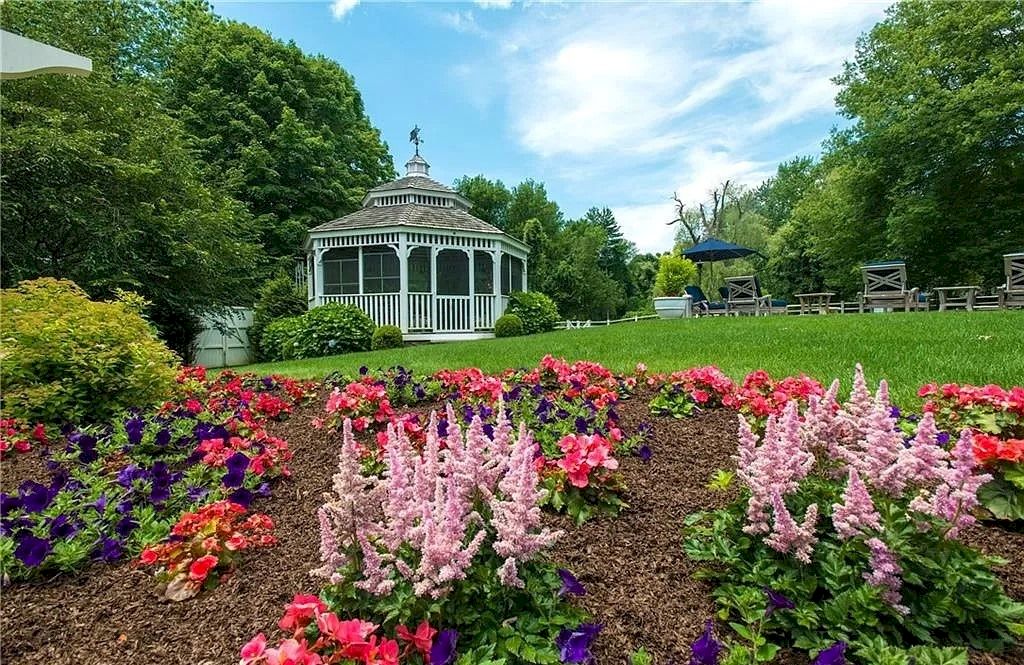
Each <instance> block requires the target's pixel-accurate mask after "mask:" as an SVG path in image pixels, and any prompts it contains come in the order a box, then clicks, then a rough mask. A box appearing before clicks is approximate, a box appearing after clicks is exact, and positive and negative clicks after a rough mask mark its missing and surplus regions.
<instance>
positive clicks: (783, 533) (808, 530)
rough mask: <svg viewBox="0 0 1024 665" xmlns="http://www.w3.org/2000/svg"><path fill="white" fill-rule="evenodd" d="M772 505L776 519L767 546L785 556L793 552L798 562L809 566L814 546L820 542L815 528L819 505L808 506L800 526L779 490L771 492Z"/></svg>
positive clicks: (766, 541) (766, 542)
mask: <svg viewBox="0 0 1024 665" xmlns="http://www.w3.org/2000/svg"><path fill="white" fill-rule="evenodd" d="M771 505H772V512H773V513H774V518H775V519H774V520H773V522H772V530H771V533H770V534H768V537H767V538H765V539H764V542H765V544H766V545H768V546H769V547H771V548H772V549H774V550H776V551H778V552H781V553H783V554H787V553H789V552H792V553H793V556H794V557H796V560H797V561H800V562H801V563H808V564H809V563H810V562H811V554H812V553H813V551H814V544H815V543H816V542H818V538H817V537H816V536H815V535H814V527H815V526H816V525H817V523H818V504H816V503H812V504H811V505H809V506H807V510H806V511H805V512H804V519H803V523H801V524H799V525H798V524H797V523H796V521H795V520H794V519H793V516H792V515H791V514H790V512H789V509H788V508H786V504H785V502H784V501H783V500H782V497H781V496H780V495H779V491H778V490H777V489H773V490H772V492H771Z"/></svg>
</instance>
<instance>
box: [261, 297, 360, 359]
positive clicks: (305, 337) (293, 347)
mask: <svg viewBox="0 0 1024 665" xmlns="http://www.w3.org/2000/svg"><path fill="white" fill-rule="evenodd" d="M374 328H376V326H375V325H374V323H373V321H372V320H371V319H370V317H368V316H367V315H366V314H365V313H364V312H363V310H361V309H359V308H358V307H356V306H355V305H343V304H340V303H332V304H330V305H323V306H321V307H315V308H313V309H311V310H309V311H308V312H306V313H305V314H303V315H302V316H290V317H288V318H284V319H278V320H277V321H274V322H273V323H271V324H270V325H268V326H267V327H266V329H265V330H264V331H263V339H262V341H261V343H262V345H263V349H264V352H265V353H266V357H267V360H301V359H303V358H319V357H320V356H333V355H336V354H341V353H351V352H353V351H369V350H370V340H371V338H372V337H373V330H374Z"/></svg>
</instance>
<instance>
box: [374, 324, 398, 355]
mask: <svg viewBox="0 0 1024 665" xmlns="http://www.w3.org/2000/svg"><path fill="white" fill-rule="evenodd" d="M370 348H371V349H373V350H374V351H379V350H381V349H400V348H402V329H401V328H399V327H398V326H380V327H379V328H377V329H376V330H374V331H373V336H372V337H371V338H370Z"/></svg>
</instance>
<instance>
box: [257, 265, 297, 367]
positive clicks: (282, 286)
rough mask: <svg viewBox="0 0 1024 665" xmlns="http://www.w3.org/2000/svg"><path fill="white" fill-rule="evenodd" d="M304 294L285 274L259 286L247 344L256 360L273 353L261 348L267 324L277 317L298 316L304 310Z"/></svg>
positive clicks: (270, 355)
mask: <svg viewBox="0 0 1024 665" xmlns="http://www.w3.org/2000/svg"><path fill="white" fill-rule="evenodd" d="M306 309H307V307H306V294H305V293H303V292H302V291H300V290H299V289H297V288H296V287H295V282H293V281H292V279H291V278H290V277H288V276H287V275H284V274H282V275H279V276H277V277H275V278H273V279H270V280H267V281H266V282H265V283H264V284H263V286H261V287H260V299H259V300H258V301H256V306H255V307H254V308H253V311H252V327H251V328H249V344H250V346H251V348H252V352H253V355H254V357H255V358H256V360H269V359H271V357H272V355H273V353H268V352H266V351H265V350H264V349H263V343H264V342H263V334H264V331H265V330H266V329H267V326H268V325H270V324H271V323H273V322H274V321H276V320H278V319H282V318H285V317H289V316H299V315H300V314H304V313H305V312H306Z"/></svg>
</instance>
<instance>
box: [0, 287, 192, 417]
mask: <svg viewBox="0 0 1024 665" xmlns="http://www.w3.org/2000/svg"><path fill="white" fill-rule="evenodd" d="M2 298H3V309H4V324H3V326H4V340H3V349H2V351H0V372H2V373H3V377H4V396H3V398H4V410H5V412H6V415H10V416H12V417H15V418H21V419H24V420H29V421H33V422H35V421H44V422H48V423H65V422H72V421H74V422H98V421H102V420H106V419H109V418H110V417H111V416H113V415H114V414H115V413H117V412H119V411H121V410H123V409H125V408H128V407H131V406H147V405H150V404H154V403H156V402H158V401H160V400H163V399H166V398H167V397H168V396H170V394H171V392H172V390H173V386H174V375H175V367H176V366H177V364H178V362H177V358H176V356H175V355H174V354H173V353H172V352H171V351H170V350H168V349H167V347H166V346H164V345H163V343H161V342H160V341H159V340H158V339H157V338H156V335H155V333H154V331H153V329H152V327H151V326H150V324H149V323H148V322H147V321H146V320H145V319H143V318H142V316H140V315H139V313H138V307H139V306H140V303H139V302H138V301H137V300H132V301H131V302H129V303H127V304H126V303H125V302H97V301H93V300H90V299H89V298H88V296H86V294H85V292H84V291H82V290H81V289H80V288H78V286H76V285H75V284H74V283H73V282H69V281H66V280H55V279H50V278H43V279H37V280H33V281H28V282H21V283H20V284H19V285H18V286H17V287H15V288H13V289H4V291H3V295H2Z"/></svg>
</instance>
